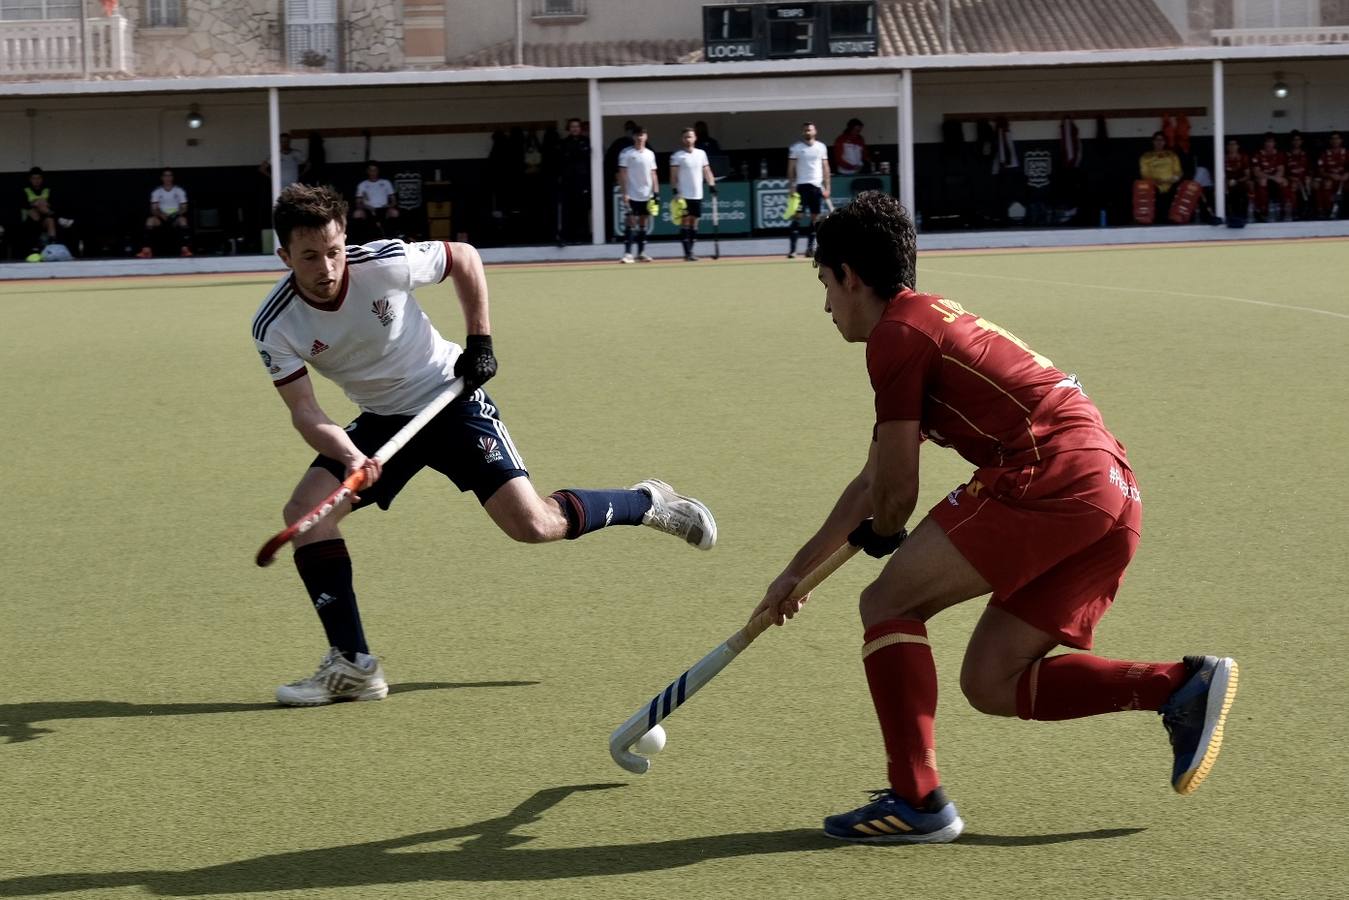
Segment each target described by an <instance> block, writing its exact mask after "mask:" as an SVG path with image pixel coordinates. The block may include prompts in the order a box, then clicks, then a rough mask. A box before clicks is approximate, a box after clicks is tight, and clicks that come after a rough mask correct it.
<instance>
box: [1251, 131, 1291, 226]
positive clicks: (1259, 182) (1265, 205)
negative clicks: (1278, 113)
mask: <svg viewBox="0 0 1349 900" xmlns="http://www.w3.org/2000/svg"><path fill="white" fill-rule="evenodd" d="M1287 168H1288V160H1287V158H1285V157H1284V155H1283V151H1282V150H1280V149H1279V144H1278V140H1277V139H1276V138H1275V137H1274V132H1272V131H1266V132H1265V139H1264V142H1263V143H1262V144H1261V145H1260V149H1259V150H1257V151H1255V155H1254V156H1252V157H1251V181H1252V182H1253V184H1254V187H1255V215H1256V218H1258V219H1259V220H1260V221H1261V222H1268V221H1269V220H1270V218H1271V210H1270V207H1271V206H1272V205H1274V204H1275V202H1276V201H1275V198H1278V199H1277V204H1278V205H1277V206H1275V207H1274V210H1273V215H1272V218H1274V219H1278V218H1279V213H1280V211H1281V210H1282V209H1283V208H1284V207H1287V206H1288V202H1289V200H1290V198H1289V196H1288V176H1287V174H1285V173H1286V170H1287Z"/></svg>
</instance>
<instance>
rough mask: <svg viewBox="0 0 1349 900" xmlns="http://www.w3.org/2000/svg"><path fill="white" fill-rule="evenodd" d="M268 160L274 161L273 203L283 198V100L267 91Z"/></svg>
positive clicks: (272, 91) (274, 90) (275, 92)
mask: <svg viewBox="0 0 1349 900" xmlns="http://www.w3.org/2000/svg"><path fill="white" fill-rule="evenodd" d="M267 147H268V150H267V153H268V156H267V158H268V159H270V160H271V161H272V202H273V203H275V202H276V198H277V197H280V196H281V98H280V96H279V95H278V94H277V90H276V88H268V89H267Z"/></svg>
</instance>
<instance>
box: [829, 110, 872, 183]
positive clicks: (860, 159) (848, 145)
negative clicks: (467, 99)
mask: <svg viewBox="0 0 1349 900" xmlns="http://www.w3.org/2000/svg"><path fill="white" fill-rule="evenodd" d="M866 164H867V141H866V138H864V137H862V120H861V119H849V120H848V126H847V127H846V128H844V129H843V133H842V134H840V135H839V136H838V137H837V138H835V139H834V166H835V167H836V168H837V169H838V174H840V175H859V174H861V172H862V170H863V169H865V168H866Z"/></svg>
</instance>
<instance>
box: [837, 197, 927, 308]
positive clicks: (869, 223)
mask: <svg viewBox="0 0 1349 900" xmlns="http://www.w3.org/2000/svg"><path fill="white" fill-rule="evenodd" d="M844 263H846V264H847V265H848V267H849V268H851V269H852V270H853V271H854V272H856V273H857V277H858V278H861V279H862V283H863V284H865V285H866V286H867V287H869V288H871V289H872V290H873V291H875V292H876V294H877V295H878V296H880V297H883V298H884V299H886V300H889V299H890V298H891V297H893V296H894V295H895V294H897V293H899V291H900V290H901V289H902V288H910V289H917V287H918V271H917V269H918V236H917V235H916V234H915V233H914V230H913V221H912V220H911V219H910V218H909V214H908V213H907V212H905V211H904V207H902V206H900V205H899V201H898V200H896V199H895V198H894V197H891V196H890V195H889V194H885V193H882V192H880V191H863V192H862V193H860V194H858V195H857V196H856V197H853V199H852V202H851V203H849V204H848V205H847V206H844V207H841V208H840V209H838V210H836V211H834V212H831V213H830V214H829V215H827V216H825V217H824V218H823V219H821V220H820V222H819V224H818V225H817V226H816V227H815V265H816V266H817V267H818V266H828V267H829V269H830V270H831V271H832V272H833V273H834V277H835V278H836V279H838V280H839V281H842V280H843V265H844Z"/></svg>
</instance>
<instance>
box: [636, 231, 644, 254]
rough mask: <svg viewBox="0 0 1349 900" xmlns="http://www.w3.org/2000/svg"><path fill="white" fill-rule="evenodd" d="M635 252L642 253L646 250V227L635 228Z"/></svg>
mask: <svg viewBox="0 0 1349 900" xmlns="http://www.w3.org/2000/svg"><path fill="white" fill-rule="evenodd" d="M637 252H638V254H642V253H645V252H646V229H645V228H638V229H637Z"/></svg>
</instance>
